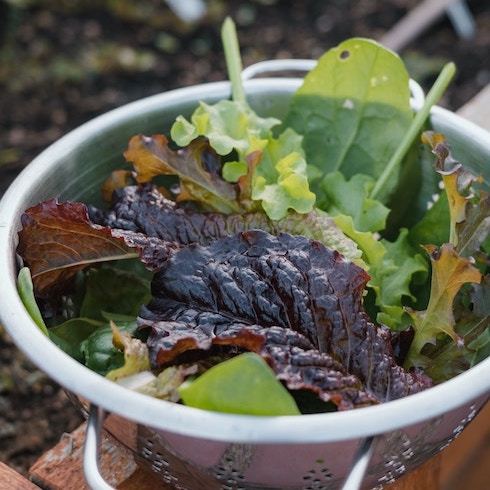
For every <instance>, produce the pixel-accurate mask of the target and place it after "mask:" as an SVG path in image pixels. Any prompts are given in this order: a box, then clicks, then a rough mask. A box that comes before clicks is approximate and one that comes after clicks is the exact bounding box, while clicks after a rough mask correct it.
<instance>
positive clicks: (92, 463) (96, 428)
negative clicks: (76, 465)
mask: <svg viewBox="0 0 490 490" xmlns="http://www.w3.org/2000/svg"><path fill="white" fill-rule="evenodd" d="M105 416H106V413H105V411H104V410H103V409H102V408H100V407H98V406H96V405H93V404H91V405H90V410H89V414H88V420H87V431H86V433H85V446H84V450H83V473H84V475H85V479H86V480H87V484H88V486H89V487H90V488H91V489H92V490H116V489H115V488H114V487H112V486H111V485H109V484H108V483H107V482H106V481H105V480H104V477H103V476H102V474H101V473H100V469H99V452H100V438H101V433H102V424H103V422H104V419H105Z"/></svg>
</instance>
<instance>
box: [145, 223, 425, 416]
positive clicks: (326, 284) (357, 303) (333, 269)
mask: <svg viewBox="0 0 490 490" xmlns="http://www.w3.org/2000/svg"><path fill="white" fill-rule="evenodd" d="M368 279H369V276H368V275H367V274H366V273H365V272H364V271H363V270H362V269H361V268H359V267H357V266H356V265H354V264H353V263H351V262H349V261H347V260H346V259H345V258H344V257H343V256H342V255H341V254H339V253H338V252H336V251H333V250H331V249H328V248H327V247H325V246H323V245H322V244H321V243H319V242H316V241H313V240H309V239H307V238H305V237H301V236H292V235H289V234H279V235H278V236H277V237H276V236H272V235H270V234H269V233H267V232H264V231H259V230H252V231H248V232H244V233H237V234H235V235H232V236H229V237H226V238H222V239H218V240H214V241H213V242H212V243H210V244H209V245H207V246H201V245H198V244H192V245H190V246H186V247H183V248H181V249H180V250H179V251H177V252H176V253H175V254H173V255H172V256H171V257H170V258H169V259H168V260H167V261H166V262H165V263H164V264H163V265H162V268H161V269H160V270H159V271H158V272H157V273H156V274H155V276H154V279H153V282H152V294H153V299H152V301H151V302H150V303H149V305H148V306H147V307H143V309H142V311H141V314H140V318H139V324H140V326H141V328H149V329H150V333H149V337H148V345H149V349H150V357H151V360H152V363H153V364H154V365H155V366H159V367H162V365H166V364H169V363H172V362H180V361H181V360H182V358H183V357H184V358H185V356H187V355H190V356H202V357H205V356H206V355H211V354H213V355H214V354H215V350H216V349H217V348H218V349H220V348H223V346H224V345H226V346H228V349H235V350H236V349H238V350H240V349H245V350H253V351H255V352H258V353H260V354H261V355H263V356H264V357H265V358H266V359H268V360H269V362H270V364H271V365H272V368H273V369H274V370H275V372H276V376H278V378H280V379H281V380H283V381H284V382H285V383H286V384H287V385H289V384H291V385H292V386H300V387H301V388H306V389H311V390H313V391H316V392H317V393H319V395H320V397H321V398H322V399H323V400H331V401H333V402H334V403H336V404H337V406H338V407H339V408H340V409H345V408H347V407H352V406H356V405H357V404H358V405H362V404H366V403H372V402H373V401H374V400H376V399H378V400H380V401H386V400H390V399H395V398H400V397H402V396H405V395H408V394H410V393H414V392H417V391H420V390H422V389H424V388H427V387H428V386H430V385H431V382H430V380H429V378H427V377H425V376H424V375H423V374H420V373H418V372H406V371H405V370H403V368H402V367H400V366H399V365H398V364H397V363H396V361H395V356H394V353H393V349H392V346H391V343H390V342H391V334H390V332H389V330H388V329H387V328H386V327H382V326H376V325H374V324H373V323H372V322H370V320H369V319H368V317H367V315H366V313H365V312H364V310H363V307H362V295H363V290H364V286H365V284H366V282H367V281H368ZM271 328H273V329H274V330H270V329H271ZM277 328H280V329H282V330H283V331H284V332H286V334H287V335H285V336H283V338H282V340H281V341H276V340H274V339H277V338H278V337H277V336H273V335H272V333H271V332H275V329H277ZM257 336H258V337H257ZM286 359H287V362H286V361H285V360H286ZM339 363H340V365H339ZM325 366H327V369H330V368H333V370H334V371H335V372H336V374H335V375H334V376H332V377H329V376H327V375H326V374H325V371H324V368H325ZM316 370H318V373H320V374H319V375H314V373H315V372H316ZM327 372H328V371H327ZM288 373H289V374H288ZM327 379H330V380H331V383H330V384H329V383H327V385H328V386H325V384H324V382H325V381H326V380H327ZM298 380H299V381H298ZM359 383H360V384H359Z"/></svg>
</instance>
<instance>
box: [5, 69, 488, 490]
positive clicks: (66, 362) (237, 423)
mask: <svg viewBox="0 0 490 490" xmlns="http://www.w3.org/2000/svg"><path fill="white" fill-rule="evenodd" d="M281 63H284V62H281ZM312 63H313V62H311V61H309V60H306V61H305V60H303V61H301V62H300V64H292V65H291V64H288V65H284V64H279V65H277V64H273V65H271V66H272V69H273V70H276V69H281V70H284V69H289V70H290V69H298V68H299V69H304V68H309V67H311V64H312ZM263 68H264V67H262V68H261V69H260V70H256V69H249V71H248V75H250V74H255V72H257V71H261V70H262V69H263ZM300 84H301V79H300V78H271V77H267V78H262V79H255V80H248V81H246V82H245V89H246V92H247V96H248V100H249V102H250V104H251V106H252V107H253V108H254V109H255V110H256V111H257V112H259V113H260V114H261V115H264V116H276V117H279V118H281V117H283V116H284V113H285V110H286V107H287V101H288V99H289V97H290V96H291V94H292V93H293V92H294V90H296V89H297V88H298V87H299V85H300ZM414 87H415V88H412V92H413V93H414V96H415V99H416V100H414V107H416V108H417V107H419V106H420V99H418V100H417V96H416V95H417V88H416V85H415V86H414ZM229 95H230V84H229V83H228V82H219V83H210V84H203V85H199V86H194V87H189V88H183V89H179V90H174V91H171V92H167V93H164V94H160V95H156V96H152V97H148V98H145V99H142V100H140V101H137V102H134V103H131V104H128V105H126V106H123V107H121V108H119V109H116V110H114V111H111V112H109V113H107V114H105V115H103V116H100V117H98V118H96V119H94V120H92V121H90V122H88V123H87V124H85V125H83V126H81V127H80V128H78V129H76V130H75V131H73V132H71V133H69V134H68V135H66V136H64V137H63V138H61V139H60V140H59V141H57V142H56V143H55V144H53V145H52V146H50V147H49V148H48V149H46V150H45V151H44V152H43V153H42V154H41V155H40V156H39V157H37V158H36V159H35V160H34V161H33V162H32V163H31V164H30V165H28V166H27V168H26V169H25V170H24V171H23V172H22V173H21V174H20V175H19V177H18V178H17V179H16V180H15V182H14V183H13V184H12V185H11V187H10V188H9V189H8V191H7V192H6V193H5V195H4V197H3V199H2V201H1V202H0V270H2V272H3V284H2V289H1V291H0V321H1V323H2V324H3V325H4V327H5V328H6V330H7V331H8V333H9V334H10V336H11V337H12V338H13V340H14V341H15V343H16V344H17V345H18V347H19V348H21V349H22V350H23V351H24V352H25V353H26V355H27V356H28V357H29V358H30V359H31V360H32V361H33V362H34V363H35V364H36V365H37V366H38V367H39V368H40V369H42V370H43V371H45V372H46V373H47V375H49V376H50V377H51V378H53V379H54V380H56V381H57V382H58V383H59V384H60V385H62V386H63V387H65V388H66V389H67V390H69V391H71V392H73V393H75V394H76V395H78V396H80V397H81V398H83V399H84V400H88V404H89V405H90V407H87V408H88V411H89V421H88V426H87V427H88V429H87V435H86V444H85V451H86V452H85V475H86V478H87V481H88V483H89V485H90V486H91V487H92V488H94V489H101V490H103V489H106V490H107V489H110V488H111V487H110V484H109V483H107V482H106V481H105V480H104V479H103V478H102V476H101V475H100V473H99V471H98V467H97V454H98V444H99V436H100V432H101V426H102V422H103V420H104V417H105V415H106V414H110V416H111V417H122V418H124V419H125V420H127V421H131V423H134V424H135V425H134V428H135V432H136V435H137V436H136V446H137V450H136V451H135V453H136V458H137V460H138V462H139V463H140V464H141V465H142V466H143V467H145V468H149V469H151V471H153V472H155V473H156V474H158V475H160V477H161V479H162V481H164V482H166V483H168V484H170V485H172V486H173V487H174V488H176V489H189V490H199V489H203V490H213V489H221V490H232V489H233V490H238V489H281V490H288V489H290V490H292V489H295V490H313V489H315V490H319V489H324V490H326V489H335V488H344V489H356V488H359V487H360V486H362V487H363V488H382V487H383V485H385V484H387V483H391V482H393V481H394V480H395V479H396V478H398V477H399V476H401V475H403V474H404V473H407V472H409V471H411V470H413V469H414V468H416V467H417V466H419V465H421V464H422V463H423V462H425V461H426V460H427V459H429V458H430V457H431V456H433V455H434V454H436V453H437V452H439V451H440V450H442V449H443V448H444V447H446V446H447V445H448V444H449V443H450V442H451V441H452V440H453V439H455V438H456V437H457V436H458V435H459V434H460V433H461V431H462V430H463V429H464V427H465V426H466V425H467V424H468V423H469V422H470V421H471V420H472V419H473V418H474V417H475V415H476V414H477V413H478V411H479V410H480V409H481V408H482V407H483V405H484V404H485V403H486V401H487V399H488V394H489V391H490V377H489V376H488V372H489V368H490V359H487V360H486V361H483V362H481V363H480V364H479V365H477V366H475V367H474V368H472V369H470V370H469V371H467V372H466V373H463V374H461V375H459V376H457V377H456V378H454V379H452V380H450V381H448V382H445V383H443V384H441V385H439V386H436V387H434V388H431V389H429V390H426V391H425V392H422V393H418V394H416V395H412V396H409V397H407V398H405V399H402V400H396V401H392V402H388V403H385V404H381V405H378V406H374V407H366V408H360V409H356V410H351V411H346V412H338V413H328V414H313V415H303V416H299V417H298V416H297V417H287V416H282V417H252V416H241V415H231V414H222V413H215V412H208V411H203V410H198V409H194V408H191V407H186V406H182V405H178V404H174V403H170V402H165V401H161V400H157V399H154V398H151V397H147V396H145V395H142V394H139V393H136V392H132V391H129V390H127V389H126V388H123V387H121V386H119V385H117V384H115V383H113V382H111V381H109V380H106V379H105V378H103V377H101V376H99V375H98V374H96V373H94V372H92V371H90V370H89V369H87V368H85V367H84V366H82V365H81V364H79V363H78V362H77V361H75V360H73V359H72V358H70V357H69V356H68V355H67V354H65V353H64V352H62V351H61V350H60V349H59V348H58V347H56V346H55V345H54V344H53V343H52V342H51V341H50V340H49V339H48V338H47V337H45V336H44V335H43V334H42V333H41V332H40V330H39V329H38V328H37V327H36V325H35V324H34V322H33V321H32V319H31V318H30V316H29V315H28V313H27V312H26V310H25V308H24V306H23V304H22V302H21V300H20V298H19V296H18V294H17V289H16V277H17V261H16V257H15V247H16V240H17V231H18V229H19V218H20V216H21V213H22V212H23V211H24V210H25V209H26V208H27V207H29V206H31V205H33V204H36V203H38V202H39V201H42V200H46V199H49V198H52V197H58V198H59V199H60V200H71V201H75V200H84V201H90V202H92V203H94V204H100V197H99V196H100V194H99V193H100V191H99V190H100V187H101V184H102V182H103V180H104V179H105V177H106V176H107V175H108V173H109V172H110V171H111V170H113V169H115V168H118V167H120V165H121V162H122V157H121V153H122V151H123V150H124V149H125V148H126V146H127V142H128V140H129V138H130V137H131V136H132V135H134V134H137V133H143V134H153V133H165V132H168V130H169V128H170V126H171V124H172V123H173V121H174V119H175V117H176V116H177V115H179V114H183V115H190V114H191V113H192V112H193V110H194V108H195V107H196V105H197V103H198V101H200V100H205V101H207V102H209V103H212V102H214V101H217V100H220V99H222V98H227V97H229ZM430 117H431V123H432V125H433V126H434V129H435V130H436V131H439V132H442V133H444V134H445V135H446V137H447V140H448V141H449V142H450V144H451V147H452V153H453V154H454V156H455V157H456V158H458V155H460V157H459V158H461V160H462V161H464V162H465V164H467V165H468V166H469V168H470V169H471V170H473V171H474V172H477V173H478V172H480V171H483V170H484V169H483V167H482V165H487V164H488V162H489V161H490V134H488V133H487V132H485V131H483V130H482V129H480V128H479V127H477V126H475V125H473V124H471V123H470V122H468V121H465V120H463V119H462V118H460V117H458V116H456V115H455V114H453V113H451V112H449V111H446V110H444V109H442V108H439V107H435V108H434V109H433V110H432V113H431V116H430ZM485 174H486V175H489V172H488V169H486V170H485ZM486 184H487V185H489V183H488V181H487V182H486ZM489 188H490V185H489Z"/></svg>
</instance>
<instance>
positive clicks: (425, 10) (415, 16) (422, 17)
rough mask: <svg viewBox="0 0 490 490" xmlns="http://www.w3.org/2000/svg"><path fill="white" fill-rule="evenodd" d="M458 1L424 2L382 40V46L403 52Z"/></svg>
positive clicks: (437, 0)
mask: <svg viewBox="0 0 490 490" xmlns="http://www.w3.org/2000/svg"><path fill="white" fill-rule="evenodd" d="M456 1H457V0H424V1H422V2H420V4H419V5H417V6H415V7H414V8H412V9H411V10H410V11H409V12H408V14H407V15H406V16H405V17H403V18H402V19H401V20H400V21H399V22H397V23H396V24H395V25H394V26H393V27H392V28H391V29H390V30H389V31H387V32H386V33H385V34H384V35H383V37H382V38H381V39H380V42H381V44H383V45H384V46H386V47H387V48H390V49H392V50H393V51H401V50H402V49H403V48H404V47H405V46H407V44H410V42H412V41H413V40H414V39H416V38H417V37H418V36H419V35H420V34H421V33H422V32H424V31H425V30H426V29H428V28H429V27H430V26H431V25H432V24H433V23H434V22H435V21H436V20H437V19H439V17H441V16H442V15H444V12H445V11H446V9H447V8H448V7H449V6H450V5H451V4H453V3H455V2H456Z"/></svg>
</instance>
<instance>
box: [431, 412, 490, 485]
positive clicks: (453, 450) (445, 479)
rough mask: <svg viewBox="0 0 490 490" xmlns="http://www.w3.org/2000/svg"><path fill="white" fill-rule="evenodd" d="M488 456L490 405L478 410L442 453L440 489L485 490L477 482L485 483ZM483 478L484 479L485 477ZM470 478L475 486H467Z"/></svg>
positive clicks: (489, 451)
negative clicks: (483, 480)
mask: <svg viewBox="0 0 490 490" xmlns="http://www.w3.org/2000/svg"><path fill="white" fill-rule="evenodd" d="M489 453H490V403H487V405H486V406H485V407H484V408H483V409H482V410H481V412H480V413H479V414H478V415H477V416H476V417H475V419H474V420H473V421H472V422H471V423H470V424H469V425H468V427H466V428H465V430H464V431H463V432H462V433H461V435H460V436H459V437H458V438H457V439H456V440H455V441H454V442H453V443H451V444H450V445H449V446H448V447H447V448H446V449H444V451H442V453H441V457H442V459H441V480H440V488H441V489H444V490H466V489H468V488H469V489H471V490H484V489H486V488H487V486H486V485H487V482H485V485H479V486H478V484H477V482H478V481H479V480H480V481H481V480H482V479H483V478H485V480H488V475H489V474H490V473H489V472H488V462H489V461H490V459H487V460H486V461H485V458H484V456H485V455H487V458H488V455H489ZM484 475H485V476H484ZM469 478H473V481H474V482H475V483H474V485H470V484H469V483H468V481H469Z"/></svg>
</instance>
